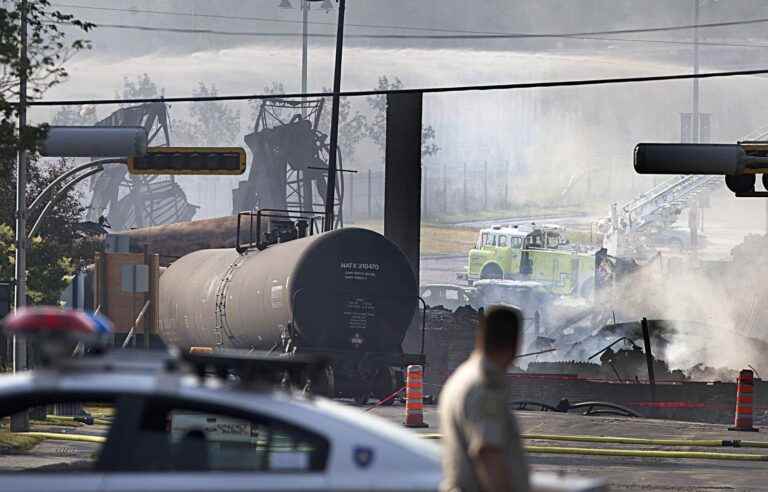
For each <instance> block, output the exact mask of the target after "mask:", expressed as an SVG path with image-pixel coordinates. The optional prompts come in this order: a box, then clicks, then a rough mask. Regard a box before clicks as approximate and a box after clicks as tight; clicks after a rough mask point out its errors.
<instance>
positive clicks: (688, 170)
mask: <svg viewBox="0 0 768 492" xmlns="http://www.w3.org/2000/svg"><path fill="white" fill-rule="evenodd" d="M635 171H636V172H637V173H638V174H704V175H723V176H725V184H726V186H728V189H729V190H731V191H732V192H734V193H736V196H768V142H739V143H738V144H669V143H641V144H638V145H637V146H636V147H635ZM757 174H762V175H763V177H762V181H763V186H764V187H765V189H766V190H767V191H755V182H756V181H757V180H756V175H757Z"/></svg>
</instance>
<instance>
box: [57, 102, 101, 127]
mask: <svg viewBox="0 0 768 492" xmlns="http://www.w3.org/2000/svg"><path fill="white" fill-rule="evenodd" d="M97 121H99V116H98V113H97V112H96V106H92V105H79V106H64V107H62V108H61V109H59V110H58V111H57V112H56V114H54V115H53V119H51V124H52V125H59V126H91V125H94V124H95V123H96V122H97Z"/></svg>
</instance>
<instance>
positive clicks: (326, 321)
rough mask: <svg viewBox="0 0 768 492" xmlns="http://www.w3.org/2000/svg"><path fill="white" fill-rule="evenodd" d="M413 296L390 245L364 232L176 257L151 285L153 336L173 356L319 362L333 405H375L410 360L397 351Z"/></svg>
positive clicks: (404, 264)
mask: <svg viewBox="0 0 768 492" xmlns="http://www.w3.org/2000/svg"><path fill="white" fill-rule="evenodd" d="M417 295H418V294H417V285H416V277H415V275H414V272H413V270H412V268H411V265H410V263H409V262H408V259H407V257H406V256H405V255H404V254H403V253H402V251H400V249H399V248H398V247H397V245H395V244H394V243H393V242H391V241H390V240H388V239H387V238H385V237H384V236H382V235H380V234H378V233H376V232H373V231H370V230H367V229H358V228H346V229H338V230H335V231H331V232H327V233H324V234H319V235H315V236H310V237H305V238H302V239H295V240H292V241H288V242H285V243H280V244H275V245H273V246H271V247H268V248H266V249H264V250H261V251H259V250H256V249H252V250H247V251H245V252H243V253H242V254H241V253H238V252H237V251H236V250H235V249H207V250H199V251H195V252H193V253H190V254H187V255H185V256H183V257H182V258H180V259H178V260H176V261H175V262H173V263H172V264H171V266H170V267H168V269H167V270H166V271H165V272H164V273H163V274H162V276H161V277H160V299H161V303H160V316H159V325H158V329H159V332H160V336H161V337H162V338H163V340H164V341H165V342H166V343H168V344H172V345H177V346H180V347H182V348H189V347H193V346H207V347H213V348H239V349H255V350H271V351H276V352H280V353H318V354H323V355H326V356H328V357H330V359H331V361H332V363H331V371H330V374H329V375H328V378H329V379H330V380H329V381H327V383H331V384H330V386H331V387H332V388H334V389H333V390H332V392H333V394H334V395H335V396H352V397H362V398H363V399H365V398H366V396H367V395H373V396H377V397H383V396H385V395H386V394H389V393H390V392H392V391H395V390H396V389H398V388H399V387H400V386H399V384H400V381H399V379H400V377H401V375H400V372H401V368H402V366H403V365H404V364H406V363H407V362H408V361H409V360H410V359H413V358H415V357H418V356H416V355H414V356H411V357H410V359H409V356H408V355H407V354H403V353H402V348H401V346H402V345H401V344H402V341H403V338H404V336H405V333H406V331H407V329H408V327H409V325H410V323H411V321H412V319H413V317H414V314H415V312H416V308H417V302H418V301H417V299H418V298H417Z"/></svg>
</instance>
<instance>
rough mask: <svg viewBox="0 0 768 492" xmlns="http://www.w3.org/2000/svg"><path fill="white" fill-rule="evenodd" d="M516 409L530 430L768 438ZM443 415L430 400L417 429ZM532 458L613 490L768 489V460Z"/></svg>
mask: <svg viewBox="0 0 768 492" xmlns="http://www.w3.org/2000/svg"><path fill="white" fill-rule="evenodd" d="M372 412H373V413H374V414H376V415H380V416H382V417H385V418H387V419H389V420H392V421H394V422H397V423H400V422H402V419H403V408H402V407H400V406H395V407H389V408H383V407H378V408H376V409H374V410H372ZM516 415H517V418H518V421H519V423H520V427H521V430H522V432H523V433H529V434H534V433H535V434H560V435H592V436H594V435H597V436H619V437H642V438H675V439H719V440H722V439H728V440H733V439H740V440H753V441H761V442H766V443H768V434H766V433H763V432H761V433H751V432H750V433H741V432H732V431H728V430H727V428H726V427H725V426H722V425H713V424H702V423H691V422H677V421H670V420H653V419H635V418H619V417H586V416H582V415H578V414H558V413H552V412H516ZM438 417H439V415H438V412H437V409H436V408H435V407H433V406H427V407H426V410H425V421H426V422H427V423H428V424H429V426H430V427H429V428H428V429H414V432H419V433H439V432H440V429H439V425H438V422H439V418H438ZM526 442H527V443H528V444H532V445H539V446H563V447H580V448H621V449H647V450H653V449H658V450H673V451H674V450H676V451H686V450H688V451H710V452H722V453H750V454H760V455H766V454H768V449H754V448H697V447H674V448H672V447H662V446H637V445H627V444H601V443H575V442H562V441H557V442H556V441H535V440H530V441H526ZM528 461H529V463H530V465H531V467H532V468H533V469H534V470H539V471H548V472H567V473H568V474H577V475H581V476H586V477H600V478H603V479H605V480H607V481H608V484H609V486H610V489H611V490H644V491H656V490H658V491H670V490H682V491H694V490H696V491H698V490H702V491H708V490H734V491H748V490H768V463H767V462H746V461H743V462H742V461H714V460H702V459H679V458H677V459H672V458H621V457H606V456H575V455H551V454H529V456H528Z"/></svg>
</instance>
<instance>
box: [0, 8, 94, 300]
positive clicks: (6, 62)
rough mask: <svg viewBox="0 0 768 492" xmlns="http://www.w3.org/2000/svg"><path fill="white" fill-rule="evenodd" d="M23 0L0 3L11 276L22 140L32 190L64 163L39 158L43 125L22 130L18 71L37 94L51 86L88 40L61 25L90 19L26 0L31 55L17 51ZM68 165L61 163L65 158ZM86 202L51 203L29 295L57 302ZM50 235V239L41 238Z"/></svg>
mask: <svg viewBox="0 0 768 492" xmlns="http://www.w3.org/2000/svg"><path fill="white" fill-rule="evenodd" d="M20 7H21V2H20V1H19V0H5V1H3V2H2V6H1V7H0V64H1V65H2V67H3V70H2V71H0V278H4V279H7V278H12V277H13V268H14V267H13V255H14V253H15V245H14V233H13V228H12V226H11V225H10V224H13V223H14V215H15V214H14V210H15V207H16V200H15V181H16V154H17V151H18V149H19V148H20V147H25V148H26V149H28V150H29V151H30V159H29V162H28V174H29V187H28V194H27V196H29V197H33V196H35V194H36V192H38V191H39V190H41V189H42V188H43V187H44V186H46V184H47V183H49V182H50V181H51V180H52V179H53V178H54V177H55V175H58V174H57V173H59V172H60V171H61V169H60V168H57V167H56V164H54V165H52V166H47V165H43V164H42V163H41V162H39V161H38V159H37V157H36V154H35V150H36V148H37V143H38V142H39V141H40V138H41V137H42V136H43V135H44V133H45V131H46V126H45V125H30V126H28V127H27V128H26V131H25V133H24V134H23V135H19V133H18V131H17V130H18V106H17V105H16V104H15V101H16V100H18V97H19V79H20V77H21V74H22V73H25V74H26V76H27V79H28V96H29V98H30V99H39V98H40V97H42V96H43V95H44V94H45V92H46V90H48V89H50V88H51V87H53V86H55V85H57V84H60V83H62V82H64V81H65V80H66V78H67V75H68V74H67V71H66V69H65V68H64V64H65V62H66V61H68V60H69V59H70V58H71V57H72V56H73V55H74V54H75V53H77V52H78V51H80V50H82V49H86V48H89V47H90V44H89V42H88V41H86V40H83V39H78V40H75V41H68V40H67V39H66V36H65V33H64V30H63V28H62V25H70V26H74V27H76V28H78V29H79V30H81V31H82V32H87V31H89V30H90V29H91V28H92V27H94V25H93V24H90V23H87V22H83V21H80V20H78V19H76V18H74V17H73V16H72V15H69V14H64V13H62V12H61V11H59V10H58V9H55V8H53V7H52V5H51V2H50V1H49V0H29V2H28V8H27V12H26V18H27V24H28V28H27V30H28V37H27V38H28V49H27V63H24V61H23V59H22V57H21V55H20V51H21V50H20V35H19V33H20V22H21V19H22V13H21V8H20ZM61 165H63V164H61ZM81 210H82V209H81V205H80V203H79V200H78V196H77V193H75V192H74V191H73V192H70V193H68V194H67V195H66V196H65V197H64V198H63V201H62V203H61V204H60V206H58V207H54V208H53V209H52V211H51V213H50V215H49V217H48V219H47V220H45V221H44V223H42V224H41V228H40V230H39V231H38V232H39V233H41V234H40V235H38V236H37V237H35V238H33V240H32V241H31V244H30V250H29V261H28V272H27V273H28V278H29V289H30V290H29V296H30V298H31V300H32V301H33V302H38V303H55V302H56V300H57V299H58V295H59V292H60V291H61V289H62V288H63V287H64V286H65V285H66V280H65V278H64V277H65V275H66V274H68V273H71V271H72V260H71V255H72V249H73V246H72V245H73V243H74V242H75V240H74V238H75V234H74V229H75V226H76V224H77V221H78V219H79V212H80V211H81ZM43 238H46V239H43Z"/></svg>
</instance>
